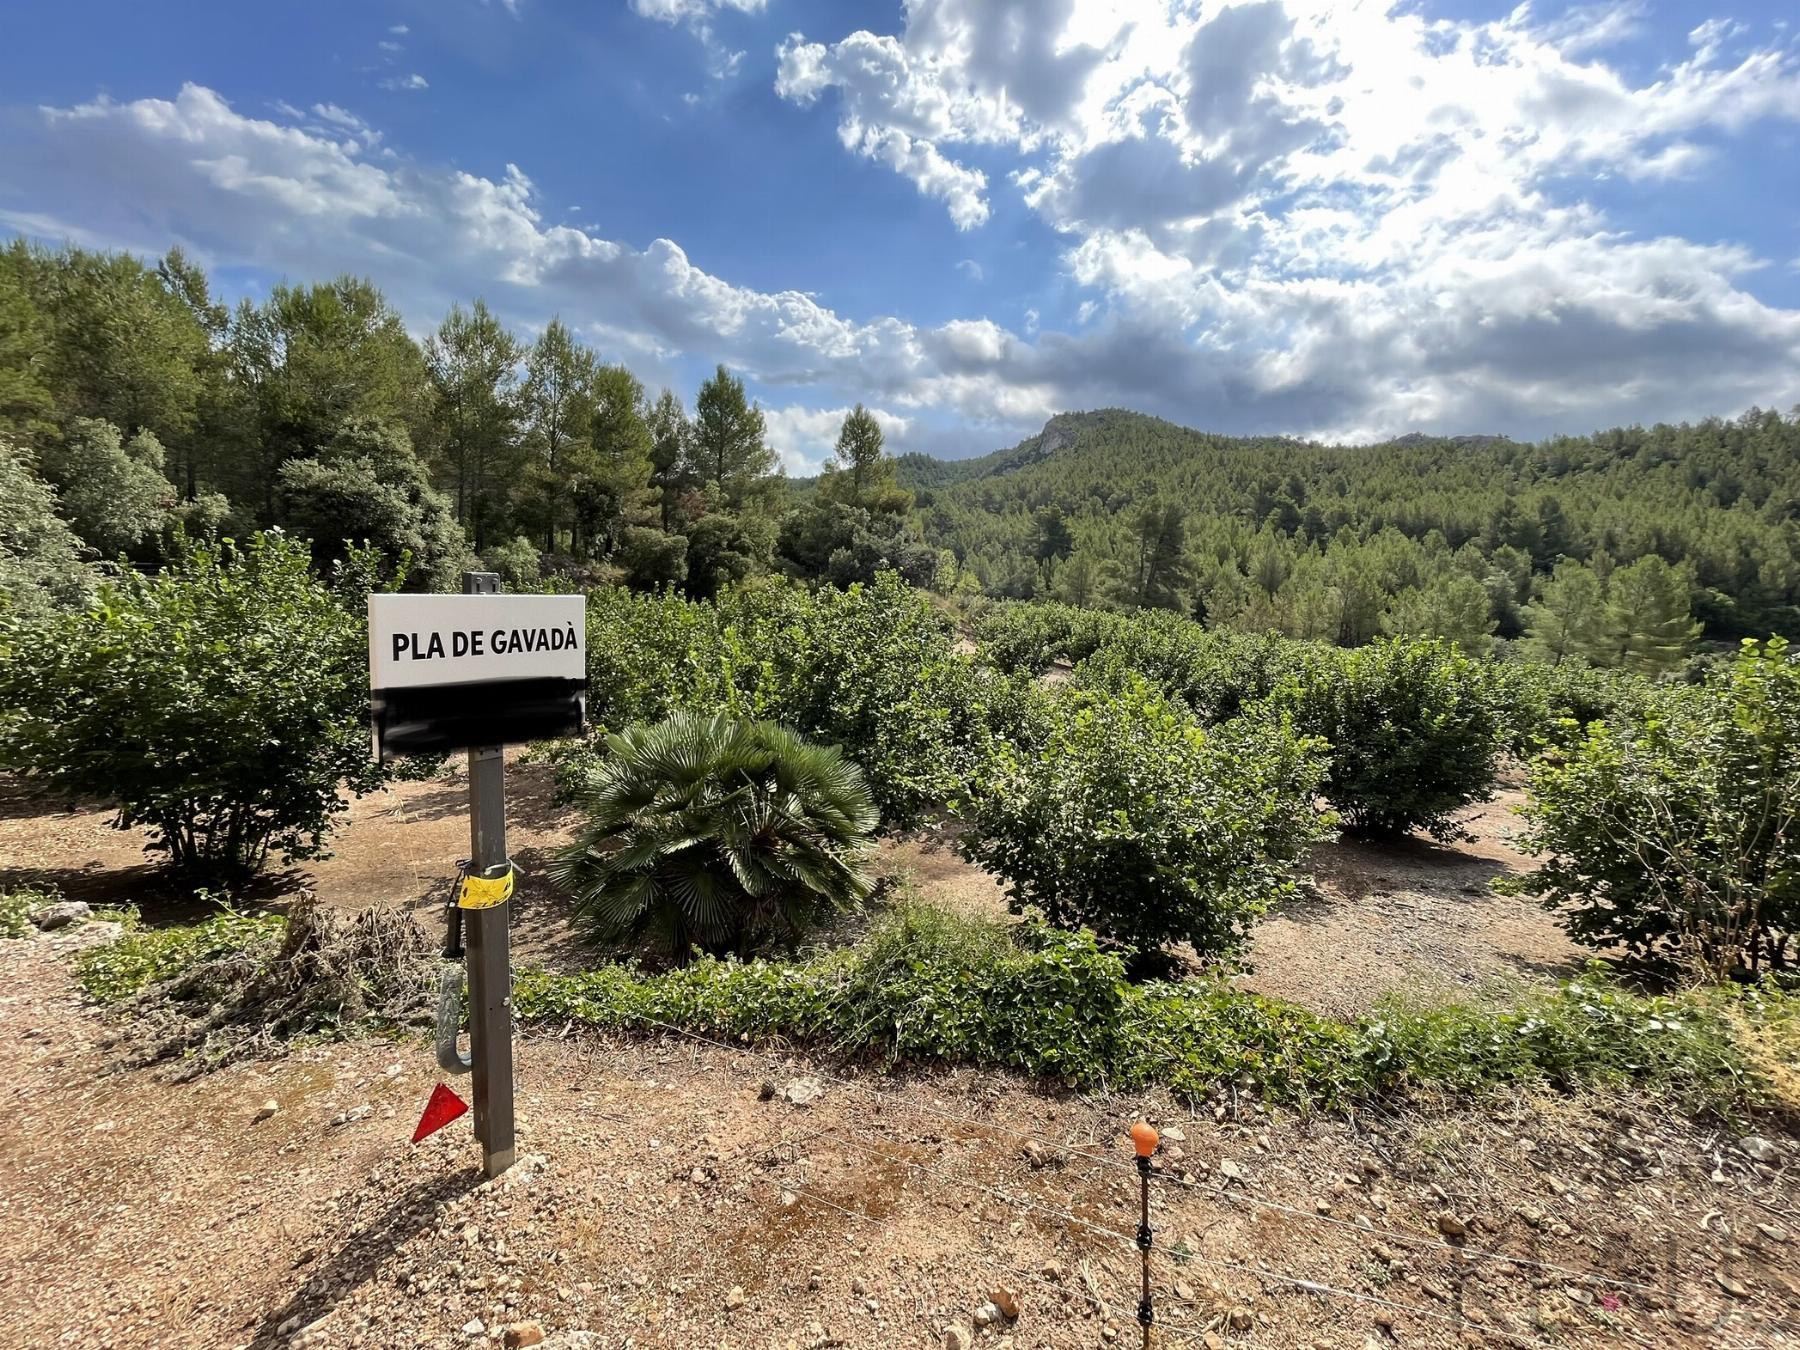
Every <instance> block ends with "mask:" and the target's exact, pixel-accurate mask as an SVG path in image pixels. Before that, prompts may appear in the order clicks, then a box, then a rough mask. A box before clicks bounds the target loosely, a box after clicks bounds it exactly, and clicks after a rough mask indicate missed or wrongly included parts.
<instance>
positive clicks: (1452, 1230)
mask: <svg viewBox="0 0 1800 1350" xmlns="http://www.w3.org/2000/svg"><path fill="white" fill-rule="evenodd" d="M1437 1229H1438V1232H1440V1233H1442V1234H1443V1235H1444V1236H1445V1237H1447V1238H1450V1239H1451V1240H1452V1241H1456V1240H1458V1239H1461V1238H1466V1237H1467V1236H1468V1235H1469V1225H1468V1224H1466V1223H1464V1222H1463V1221H1462V1219H1461V1218H1459V1217H1458V1216H1457V1215H1455V1214H1452V1213H1451V1212H1450V1211H1449V1210H1447V1209H1446V1210H1443V1211H1442V1212H1440V1213H1439V1214H1438V1216H1437Z"/></svg>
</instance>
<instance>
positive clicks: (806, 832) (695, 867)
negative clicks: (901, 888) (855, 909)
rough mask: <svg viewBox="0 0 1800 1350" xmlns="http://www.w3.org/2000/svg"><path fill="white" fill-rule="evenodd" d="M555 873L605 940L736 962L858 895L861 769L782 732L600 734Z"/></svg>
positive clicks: (726, 727) (693, 722)
mask: <svg viewBox="0 0 1800 1350" xmlns="http://www.w3.org/2000/svg"><path fill="white" fill-rule="evenodd" d="M607 751H608V754H607V756H606V758H605V759H604V760H603V761H602V762H601V763H600V764H599V765H598V766H597V767H595V768H592V769H590V770H589V771H588V773H587V775H586V777H585V779H584V780H583V781H582V782H581V784H580V785H579V787H577V789H576V790H575V793H574V801H575V805H576V806H577V807H578V808H579V809H580V810H581V811H582V812H584V813H585V815H586V819H585V820H584V821H583V823H582V827H581V830H580V832H579V833H578V835H577V836H576V839H575V842H574V843H572V844H571V845H569V847H568V848H567V849H565V850H564V851H563V852H562V853H561V854H559V855H558V859H557V862H556V864H555V867H554V868H553V872H552V875H553V876H554V877H555V878H556V880H557V882H558V883H559V884H560V885H562V886H563V887H564V888H565V889H566V890H568V891H569V893H570V894H571V895H572V896H573V898H574V900H575V904H576V907H577V910H578V912H579V914H580V916H581V919H582V921H583V923H584V925H585V926H586V927H587V928H588V930H589V931H590V932H591V933H593V934H594V935H595V936H597V937H599V938H601V939H603V940H606V941H620V940H630V941H634V942H636V941H642V940H644V939H646V938H653V939H654V940H655V941H656V942H657V943H658V944H659V946H660V947H661V949H662V950H663V951H664V952H666V953H667V954H669V955H671V956H674V957H677V958H680V957H683V956H685V955H686V954H687V952H688V951H689V950H690V949H691V948H694V947H698V948H700V949H702V950H704V951H708V952H715V953H716V952H721V951H737V952H744V951H747V950H749V949H750V948H752V947H753V946H755V945H757V944H759V943H762V942H766V941H769V940H771V939H774V940H783V939H785V940H792V939H795V938H798V937H799V936H800V935H801V934H802V933H803V932H804V931H805V929H807V928H808V927H809V926H811V925H812V924H814V923H816V922H817V921H818V920H819V919H820V918H821V917H823V916H824V915H826V914H828V913H830V912H832V911H834V910H837V909H841V908H844V907H845V906H847V905H850V904H852V903H855V902H858V901H860V900H862V899H864V898H865V897H866V896H867V894H868V885H867V882H866V880H865V878H864V866H865V861H866V856H867V851H868V845H869V840H870V836H871V834H872V833H873V831H874V829H875V825H876V819H877V817H876V813H875V806H874V803H873V802H872V801H871V800H870V797H869V791H868V787H867V785H866V784H865V783H864V781H863V776H862V772H861V770H859V769H858V768H857V767H856V765H854V764H852V763H850V762H849V761H848V760H846V759H845V758H844V757H843V755H842V753H841V752H840V751H838V750H837V749H836V748H829V749H828V748H825V747H822V746H817V745H811V744H809V743H807V742H806V741H803V740H802V739H801V738H800V737H798V736H796V735H795V734H794V733H793V732H791V731H788V730H787V729H786V728H784V727H780V726H776V725H774V724H773V723H769V722H755V721H748V720H741V719H734V718H729V717H725V716H723V715H715V716H712V717H703V716H701V715H700V714H698V713H676V714H675V715H674V716H673V717H670V718H669V719H668V720H667V721H664V722H659V723H657V724H655V725H649V726H636V727H632V728H631V729H629V730H628V731H625V732H624V733H622V734H620V735H617V736H613V737H609V738H608V740H607Z"/></svg>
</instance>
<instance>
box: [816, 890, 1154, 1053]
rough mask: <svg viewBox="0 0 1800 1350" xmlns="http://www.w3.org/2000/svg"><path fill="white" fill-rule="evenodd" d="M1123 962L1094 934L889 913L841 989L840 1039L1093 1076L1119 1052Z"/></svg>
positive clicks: (914, 911)
mask: <svg viewBox="0 0 1800 1350" xmlns="http://www.w3.org/2000/svg"><path fill="white" fill-rule="evenodd" d="M1129 992H1130V991H1129V988H1128V986H1127V985H1126V983H1125V970H1124V965H1123V963H1122V962H1121V960H1120V959H1119V957H1118V956H1117V955H1116V954H1114V953H1111V952H1106V951H1102V950H1100V948H1099V947H1098V946H1097V945H1096V944H1095V942H1094V939H1093V935H1092V934H1089V933H1071V932H1065V931H1063V930H1061V929H1057V928H1052V927H1049V926H1047V925H1044V924H1042V923H1035V922H1033V923H1026V924H1023V925H1020V926H1019V927H1016V928H1010V929H1009V928H1003V927H1000V926H997V925H990V924H981V923H975V922H971V921H969V920H967V919H959V918H956V917H954V916H952V915H949V914H946V913H945V912H944V911H942V910H936V909H931V908H928V907H926V906H922V905H919V906H911V907H908V908H904V909H901V910H899V911H898V912H896V913H894V914H891V915H889V916H888V917H887V919H886V920H885V921H884V922H883V923H882V924H881V925H880V926H878V927H877V928H876V930H875V931H874V933H873V934H871V935H870V937H869V940H868V941H867V942H866V943H865V944H864V946H863V947H862V949H861V950H860V951H859V952H858V953H857V960H856V962H855V964H854V965H853V966H852V967H851V969H850V972H849V975H848V978H847V979H846V980H845V981H844V984H843V987H842V989H841V990H840V991H838V994H837V997H838V1000H839V1007H838V1010H837V1011H836V1013H835V1015H834V1016H833V1017H832V1019H831V1032H832V1036H833V1039H834V1040H835V1041H836V1042H837V1043H838V1044H839V1045H840V1046H842V1047H844V1048H845V1049H849V1050H855V1051H869V1050H875V1051H878V1052H880V1053H881V1054H883V1055H884V1056H885V1057H886V1058H888V1059H889V1060H890V1061H892V1060H898V1059H908V1060H920V1059H924V1060H933V1059H935V1060H948V1061H951V1062H972V1063H977V1064H994V1065H999V1066H1003V1067H1005V1068H1009V1069H1016V1070H1019V1071H1021V1072H1024V1073H1029V1074H1038V1075H1064V1074H1067V1075H1070V1076H1074V1077H1085V1076H1088V1073H1089V1072H1090V1066H1092V1065H1095V1064H1105V1063H1109V1062H1111V1061H1113V1060H1115V1059H1116V1058H1117V1057H1118V1049H1119V1035H1120V1020H1121V1014H1122V1013H1123V1012H1124V1009H1125V1005H1126V1000H1127V998H1128V997H1129Z"/></svg>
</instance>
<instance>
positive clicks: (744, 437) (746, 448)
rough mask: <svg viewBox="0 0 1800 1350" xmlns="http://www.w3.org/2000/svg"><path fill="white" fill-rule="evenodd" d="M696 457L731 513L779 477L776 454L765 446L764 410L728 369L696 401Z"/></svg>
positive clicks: (707, 481)
mask: <svg viewBox="0 0 1800 1350" xmlns="http://www.w3.org/2000/svg"><path fill="white" fill-rule="evenodd" d="M694 452H695V453H694V458H695V463H696V465H697V467H698V468H699V470H700V475H701V478H702V481H703V482H704V483H705V485H706V486H707V487H710V488H712V489H713V490H714V491H715V492H716V493H717V494H718V495H719V499H720V500H721V501H722V502H723V503H724V504H725V505H726V506H729V507H736V506H738V505H740V504H741V503H742V502H743V500H744V496H745V494H746V493H747V492H749V490H750V489H751V488H752V487H753V486H754V485H755V484H756V482H757V481H758V480H759V479H762V478H764V477H766V476H767V475H768V474H770V473H772V472H773V471H774V468H775V452H774V451H773V450H771V449H769V447H768V446H767V445H766V444H764V442H763V415H762V409H760V408H758V407H756V406H754V405H753V404H751V403H750V402H749V400H748V399H746V398H745V397H744V382H743V381H742V380H740V379H737V378H735V377H734V376H733V375H732V374H731V372H730V371H728V370H726V369H725V367H724V366H720V367H719V368H718V370H717V372H716V373H715V374H714V375H713V377H712V378H711V379H710V380H708V381H707V382H706V383H705V384H703V385H701V386H700V395H699V397H698V398H696V399H695V400H694Z"/></svg>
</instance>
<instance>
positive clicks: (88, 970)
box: [75, 906, 286, 1003]
mask: <svg viewBox="0 0 1800 1350" xmlns="http://www.w3.org/2000/svg"><path fill="white" fill-rule="evenodd" d="M124 928H125V931H124V932H123V933H122V934H120V936H119V937H118V938H117V939H116V940H114V941H112V942H108V943H103V944H101V945H99V946H95V947H88V948H85V949H83V950H82V951H81V953H80V954H79V955H78V956H77V957H76V958H75V979H76V982H77V983H78V984H80V985H81V987H82V988H83V989H84V990H86V991H87V994H88V997H90V998H92V999H95V1000H96V1001H98V1002H100V1003H120V1002H123V1001H124V1000H125V999H128V998H130V997H132V996H133V995H134V994H138V993H141V992H142V991H143V990H145V989H147V988H149V987H150V986H151V985H153V984H161V983H162V982H163V981H164V980H169V979H173V978H174V977H175V976H177V975H180V974H182V973H183V972H184V971H188V970H191V969H193V968H194V967H196V966H199V965H202V964H204V963H205V962H208V961H215V960H217V959H219V958H220V957H225V956H236V955H239V954H246V953H248V954H254V953H257V952H259V951H268V952H271V953H272V952H273V950H274V949H275V947H276V946H277V945H279V943H280V942H281V938H282V934H283V932H284V931H285V929H286V922H285V921H284V920H283V919H282V918H281V917H280V916H279V915H273V914H245V913H242V912H240V911H238V910H234V909H232V908H230V907H229V906H227V907H225V908H224V909H222V910H220V912H219V913H217V914H214V915H213V916H211V917H210V918H208V919H205V920H203V921H201V922H200V923H196V924H170V925H167V926H164V927H156V928H146V927H144V926H142V925H141V924H139V923H138V922H137V919H136V915H135V914H134V913H131V912H130V911H127V917H126V921H125V925H124Z"/></svg>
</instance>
